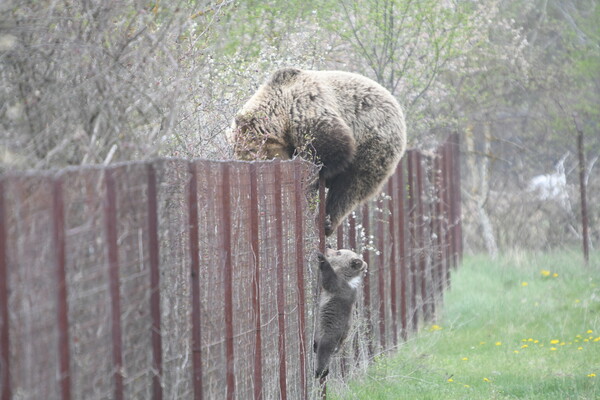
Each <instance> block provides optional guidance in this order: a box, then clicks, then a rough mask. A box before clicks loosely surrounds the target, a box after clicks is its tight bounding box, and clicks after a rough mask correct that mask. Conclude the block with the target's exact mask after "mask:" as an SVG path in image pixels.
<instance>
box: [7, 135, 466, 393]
mask: <svg viewBox="0 0 600 400" xmlns="http://www.w3.org/2000/svg"><path fill="white" fill-rule="evenodd" d="M317 175H318V173H317V170H316V169H315V167H314V166H313V165H311V164H309V163H306V162H303V161H300V160H295V161H290V162H280V161H273V162H255V163H245V162H215V161H203V160H196V161H183V160H157V161H153V162H138V163H129V164H122V165H116V166H110V167H89V168H88V167H85V168H74V169H66V170H62V171H59V172H32V173H9V174H6V175H4V176H1V177H0V396H1V397H0V398H1V400H8V399H86V400H87V399H163V398H165V399H192V398H195V399H201V398H204V399H217V398H240V399H247V398H264V399H271V398H282V399H286V398H288V399H300V398H316V397H319V396H321V395H322V393H323V392H322V390H323V389H322V387H320V386H319V384H318V382H316V381H315V379H314V378H313V371H314V368H313V353H312V339H313V338H312V335H313V332H314V320H315V318H314V315H315V312H316V305H317V296H318V290H317V289H318V287H317V280H318V276H317V273H316V269H315V267H316V263H315V261H316V258H315V253H316V251H317V250H318V249H319V248H321V249H323V248H324V246H325V239H324V236H323V232H322V229H319V228H322V226H323V223H322V221H323V219H322V218H323V215H322V214H323V207H322V204H323V202H322V201H321V202H319V201H318V200H319V197H318V196H319V195H320V196H323V194H324V193H323V192H324V189H323V188H322V186H321V189H320V190H319V191H316V190H313V188H315V187H316V179H317V178H316V177H317ZM459 182H460V177H459V171H458V142H457V137H456V136H452V137H451V139H450V140H449V141H448V142H447V143H446V144H444V145H443V146H441V147H440V148H439V149H438V150H437V151H436V152H435V153H431V154H430V155H428V156H425V155H423V154H421V153H420V152H417V151H414V150H412V151H409V152H408V153H407V156H406V157H405V158H404V160H403V162H402V164H401V166H400V167H399V168H398V171H397V172H396V174H395V175H394V176H393V177H392V178H391V179H390V181H389V182H388V183H387V184H386V186H385V188H384V191H383V192H384V193H385V194H384V195H381V196H378V197H377V198H375V199H374V200H373V201H371V202H370V203H369V204H367V205H365V206H363V207H361V208H360V209H359V210H357V211H356V213H355V214H353V215H352V216H351V217H350V218H348V221H347V222H346V223H345V224H344V225H343V226H342V227H340V228H339V230H338V234H337V235H336V237H333V238H330V239H329V241H330V242H331V244H332V245H333V246H336V245H337V246H338V247H345V248H353V249H356V251H357V252H360V253H362V254H363V256H364V258H365V260H366V261H367V262H368V263H369V273H368V276H367V278H366V281H365V285H364V292H363V294H362V295H361V296H360V299H359V306H358V307H357V308H356V311H355V314H356V315H355V323H354V324H353V326H354V329H353V332H352V336H351V337H350V339H349V341H350V344H349V345H347V346H345V350H344V352H343V354H341V355H340V356H338V357H337V358H336V361H335V362H334V364H335V365H333V367H332V373H331V379H345V377H347V376H349V375H351V374H353V373H354V371H357V370H360V368H362V367H363V366H364V365H366V364H367V363H368V361H369V360H370V359H372V356H373V355H374V354H378V353H380V352H384V351H388V350H390V349H393V348H394V346H396V345H397V344H398V343H399V342H401V341H402V340H403V339H405V338H406V337H407V336H408V335H409V333H410V332H411V331H414V330H416V329H417V328H418V325H419V324H421V323H424V322H426V321H428V320H431V318H433V317H434V315H435V308H436V307H437V306H438V305H439V301H440V299H441V296H442V293H443V290H444V288H445V287H446V286H447V285H448V282H449V281H448V279H449V270H450V268H451V266H453V265H456V264H457V262H458V259H459V257H460V254H461V252H462V249H461V232H460V191H459ZM321 198H322V197H321ZM319 221H320V222H319ZM336 240H337V243H336Z"/></svg>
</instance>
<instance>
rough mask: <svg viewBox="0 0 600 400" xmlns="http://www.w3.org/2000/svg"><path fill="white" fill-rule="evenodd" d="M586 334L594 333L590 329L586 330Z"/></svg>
mask: <svg viewBox="0 0 600 400" xmlns="http://www.w3.org/2000/svg"><path fill="white" fill-rule="evenodd" d="M586 333H594V331H593V330H591V329H588V330H587V332H586Z"/></svg>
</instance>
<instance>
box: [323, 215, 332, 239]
mask: <svg viewBox="0 0 600 400" xmlns="http://www.w3.org/2000/svg"><path fill="white" fill-rule="evenodd" d="M332 233H333V224H332V223H331V215H326V216H325V236H331V234H332Z"/></svg>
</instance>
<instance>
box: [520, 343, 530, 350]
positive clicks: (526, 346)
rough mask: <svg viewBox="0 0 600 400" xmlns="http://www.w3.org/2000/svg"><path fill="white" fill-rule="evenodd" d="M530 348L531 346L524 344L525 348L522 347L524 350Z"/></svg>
mask: <svg viewBox="0 0 600 400" xmlns="http://www.w3.org/2000/svg"><path fill="white" fill-rule="evenodd" d="M528 347H529V345H527V344H524V345H523V346H521V348H522V349H526V348H528Z"/></svg>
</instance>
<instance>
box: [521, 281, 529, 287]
mask: <svg viewBox="0 0 600 400" xmlns="http://www.w3.org/2000/svg"><path fill="white" fill-rule="evenodd" d="M527 285H529V283H527V282H521V286H527Z"/></svg>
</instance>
